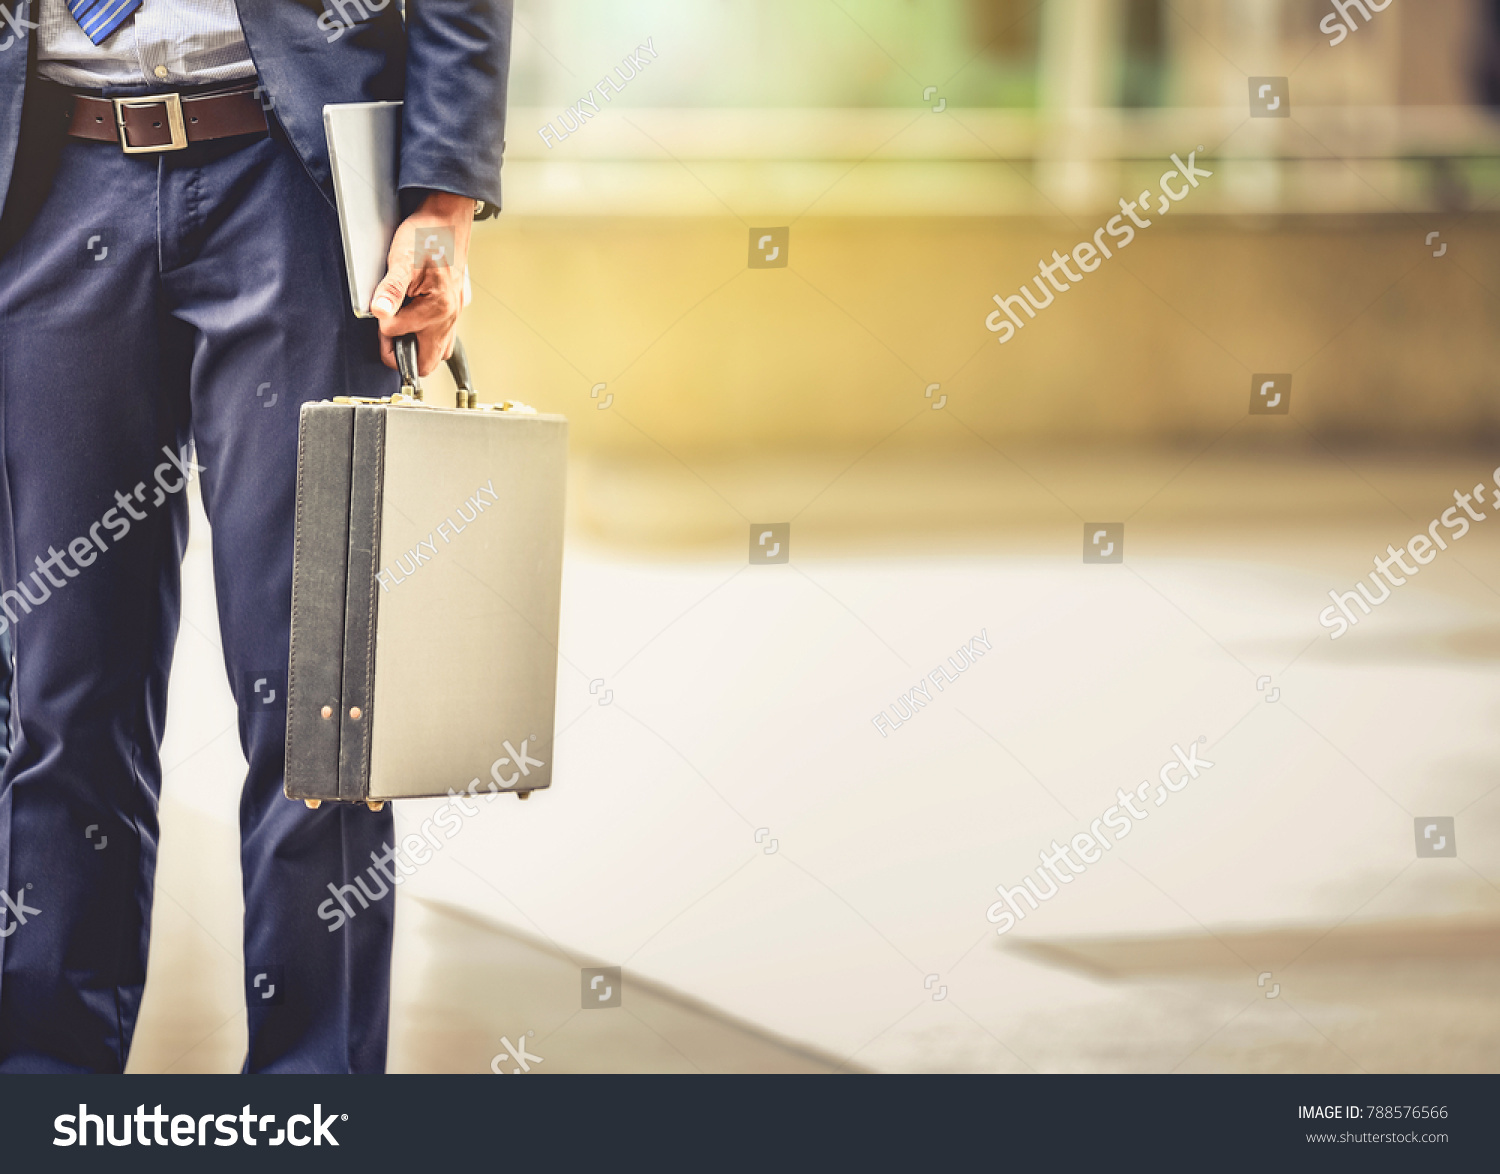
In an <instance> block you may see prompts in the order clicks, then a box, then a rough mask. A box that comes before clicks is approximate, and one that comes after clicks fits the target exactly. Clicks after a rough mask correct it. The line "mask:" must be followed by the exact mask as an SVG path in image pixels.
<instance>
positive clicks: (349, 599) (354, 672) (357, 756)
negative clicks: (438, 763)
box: [338, 405, 386, 802]
mask: <svg viewBox="0 0 1500 1174" xmlns="http://www.w3.org/2000/svg"><path fill="white" fill-rule="evenodd" d="M385 420H386V412H385V409H384V408H379V407H365V406H363V405H360V406H357V407H355V409H354V446H353V460H352V462H351V468H352V472H351V475H350V484H349V536H348V552H349V565H348V572H347V576H346V578H345V585H346V592H345V596H344V605H343V606H344V648H343V654H344V689H343V694H344V697H343V709H342V713H341V714H340V724H341V725H342V726H343V735H342V737H341V738H340V747H339V771H338V776H339V788H338V797H339V798H340V799H344V800H346V801H349V802H361V801H363V800H364V799H365V797H366V796H367V795H368V794H369V783H370V730H371V728H372V726H373V724H374V720H375V715H374V714H373V713H371V712H370V697H371V694H372V693H373V692H374V689H375V616H376V611H377V609H378V608H379V604H380V585H379V584H378V583H377V582H376V581H375V575H376V572H377V571H379V570H380V509H381V503H382V489H383V487H384V485H385Z"/></svg>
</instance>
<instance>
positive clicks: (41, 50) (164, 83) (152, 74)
mask: <svg viewBox="0 0 1500 1174" xmlns="http://www.w3.org/2000/svg"><path fill="white" fill-rule="evenodd" d="M38 3H39V4H40V5H41V16H40V17H33V18H32V19H34V20H36V21H37V24H38V28H37V31H36V37H37V71H38V72H39V73H40V74H41V75H42V76H43V77H45V78H48V79H49V80H51V81H54V82H58V83H60V84H61V85H65V86H77V87H80V88H86V89H100V88H102V87H104V86H119V85H152V86H160V87H163V88H174V87H183V86H200V85H209V84H212V83H214V82H227V81H234V80H236V79H238V78H252V77H254V76H255V66H254V64H253V63H252V62H251V60H250V50H249V48H248V47H247V46H246V44H245V35H244V33H243V32H241V31H240V18H239V14H238V13H237V12H236V11H235V7H234V0H143V3H142V4H141V6H140V8H138V9H137V10H136V12H135V15H134V16H132V17H131V18H130V19H129V20H127V21H125V23H124V24H122V25H121V26H120V27H119V28H118V29H116V30H115V31H114V33H113V34H111V36H110V37H109V38H108V39H106V40H105V42H104V43H103V44H102V45H95V44H94V43H93V42H91V41H90V40H89V39H88V37H86V36H84V35H83V30H82V29H81V28H79V27H78V22H77V21H76V20H74V19H73V17H72V15H71V14H70V13H69V12H68V8H67V4H66V3H65V0H32V4H33V6H34V5H36V4H38Z"/></svg>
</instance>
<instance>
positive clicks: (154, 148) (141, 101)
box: [114, 94, 188, 155]
mask: <svg viewBox="0 0 1500 1174" xmlns="http://www.w3.org/2000/svg"><path fill="white" fill-rule="evenodd" d="M114 103H115V130H117V131H118V132H119V134H120V150H122V151H124V152H125V154H127V155H148V154H153V153H156V152H161V151H181V150H182V149H183V148H184V147H186V146H187V145H188V142H187V127H186V126H184V125H183V121H182V95H181V94H150V95H147V96H146V97H144V98H116V99H114ZM157 105H160V106H162V107H163V108H164V109H165V110H166V112H167V130H168V131H169V132H170V134H171V136H172V141H171V142H168V143H155V144H152V145H151V146H147V147H132V146H131V145H130V140H129V138H128V137H127V135H126V131H125V111H126V110H140V109H144V108H145V107H147V106H157Z"/></svg>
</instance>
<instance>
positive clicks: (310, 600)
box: [286, 339, 568, 809]
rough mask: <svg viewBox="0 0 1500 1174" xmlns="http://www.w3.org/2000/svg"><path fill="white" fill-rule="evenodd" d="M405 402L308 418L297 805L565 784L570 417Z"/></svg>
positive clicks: (295, 606) (295, 732) (404, 348)
mask: <svg viewBox="0 0 1500 1174" xmlns="http://www.w3.org/2000/svg"><path fill="white" fill-rule="evenodd" d="M397 357H398V360H399V361H400V366H401V370H402V380H403V383H402V390H401V393H400V394H398V395H395V396H391V397H389V398H387V399H383V400H376V399H370V400H365V399H357V398H345V399H335V400H332V401H328V402H321V403H308V404H304V405H303V408H302V416H301V426H300V432H299V436H298V446H297V520H296V552H295V556H294V562H293V567H292V636H291V655H290V661H289V664H288V668H287V700H286V704H287V729H286V794H287V797H288V798H292V799H302V800H305V801H306V802H307V804H308V806H310V807H316V806H318V805H319V804H320V803H321V802H323V801H325V800H341V801H344V802H362V803H368V804H370V805H371V806H372V807H374V808H376V809H378V808H379V806H380V805H381V804H382V803H383V802H384V801H386V800H388V799H401V798H420V797H427V796H444V795H447V794H448V792H449V791H450V790H456V791H464V790H469V791H471V792H475V793H479V794H487V793H489V792H492V791H497V790H504V791H514V792H515V793H516V794H518V795H519V796H520V797H521V798H522V799H525V798H527V797H528V796H529V795H530V793H531V792H532V791H533V790H537V789H539V788H542V787H547V786H550V785H551V782H552V735H553V709H554V703H555V700H556V687H557V624H558V609H559V597H560V590H561V580H562V530H563V492H564V476H565V471H566V463H567V432H568V423H567V420H566V419H565V418H564V417H562V416H548V415H538V414H537V413H535V412H534V411H532V410H531V409H529V408H525V407H523V406H521V405H515V404H503V405H488V404H486V405H478V404H477V403H476V402H475V395H474V392H473V390H472V388H471V386H470V381H469V378H468V371H467V365H466V364H465V362H464V360H463V355H462V349H461V347H458V348H456V349H455V357H454V359H453V360H450V368H451V369H452V370H453V373H454V378H455V381H456V382H457V383H458V385H459V392H458V400H459V406H458V407H456V408H448V407H438V406H435V405H431V404H428V403H425V402H424V401H423V400H422V398H421V396H422V390H421V383H420V381H419V380H418V379H417V376H416V357H415V340H414V339H402V340H400V341H399V342H398V344H397Z"/></svg>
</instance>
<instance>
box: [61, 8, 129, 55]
mask: <svg viewBox="0 0 1500 1174" xmlns="http://www.w3.org/2000/svg"><path fill="white" fill-rule="evenodd" d="M140 6H141V0H68V11H69V12H71V13H72V14H73V19H74V20H76V21H77V22H78V27H79V28H81V29H82V30H83V33H84V36H86V37H88V39H89V40H91V41H93V42H94V44H96V45H99V44H102V43H103V42H104V39H105V38H106V37H108V36H109V34H110V33H112V32H114V31H115V30H116V29H117V28H119V27H120V26H121V25H122V24H124V23H125V21H126V19H127V18H129V17H130V16H131V14H132V13H134V12H135V10H136V9H137V8H139V7H140Z"/></svg>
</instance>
